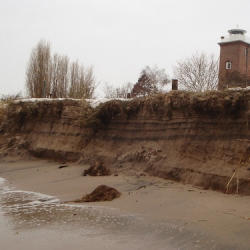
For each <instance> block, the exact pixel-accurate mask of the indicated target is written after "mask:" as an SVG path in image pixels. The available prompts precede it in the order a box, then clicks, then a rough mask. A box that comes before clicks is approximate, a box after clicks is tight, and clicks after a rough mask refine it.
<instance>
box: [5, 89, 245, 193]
mask: <svg viewBox="0 0 250 250" xmlns="http://www.w3.org/2000/svg"><path fill="white" fill-rule="evenodd" d="M249 97H250V92H248V91H247V90H244V91H243V90H242V91H227V92H208V93H204V94H192V93H187V92H181V91H173V92H170V93H168V94H165V95H163V94H160V95H156V96H152V97H148V98H144V99H135V100H131V101H126V102H122V101H119V100H113V101H110V102H108V103H105V104H102V105H100V106H99V107H98V108H96V109H92V108H90V107H89V106H88V104H87V103H86V102H85V101H74V100H61V101H60V100H53V101H44V102H35V103H31V102H18V103H12V104H11V105H9V106H8V107H7V108H6V111H5V113H4V115H3V117H2V124H1V137H2V140H1V141H2V150H1V152H2V155H5V156H7V155H11V154H17V153H18V152H19V153H20V151H22V152H23V151H24V150H25V151H26V152H29V154H32V155H34V156H36V157H40V158H49V159H53V160H56V161H60V162H66V161H74V162H78V163H79V164H89V163H91V162H94V161H96V160H102V161H104V162H105V164H106V165H107V166H109V167H110V168H111V169H112V170H113V171H117V172H119V171H125V170H126V171H128V170H130V169H131V170H137V171H141V172H146V173H149V174H151V175H156V176H159V177H163V178H167V179H171V180H175V181H181V182H184V183H191V184H193V185H196V186H200V187H203V188H205V189H215V190H224V189H225V186H226V184H227V182H228V181H229V179H230V177H231V176H232V174H233V171H234V169H235V168H236V167H237V165H238V164H239V162H240V160H241V158H242V156H243V155H244V153H245V155H244V156H245V158H246V159H245V160H244V161H242V164H241V167H240V172H239V178H240V190H239V191H240V193H241V194H250V185H249V179H250V171H249V170H248V169H249V167H250V166H249V165H250V163H248V158H249V157H248V158H247V155H248V151H247V149H248V148H249V146H250V142H249V141H248V139H250V138H249V137H250V133H249V128H250V127H249V126H250V124H249V121H250V120H249V107H250V105H249V101H248V100H249ZM231 184H232V185H230V189H229V190H230V192H234V191H236V187H235V185H236V181H235V180H233V181H232V183H231Z"/></svg>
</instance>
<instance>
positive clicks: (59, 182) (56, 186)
mask: <svg viewBox="0 0 250 250" xmlns="http://www.w3.org/2000/svg"><path fill="white" fill-rule="evenodd" d="M59 166H60V164H58V163H55V162H49V161H45V160H38V159H34V160H29V161H14V160H12V161H9V162H7V161H6V162H3V161H2V162H0V177H2V178H4V179H5V180H6V185H8V186H10V187H13V188H15V189H19V190H24V191H33V192H38V193H42V194H46V195H51V196H55V197H57V198H58V199H59V200H60V201H61V203H64V202H70V201H73V200H75V199H79V198H81V197H82V196H83V195H85V194H86V193H90V192H92V191H93V190H94V189H95V188H96V187H97V186H99V185H101V184H104V185H108V186H110V187H113V188H115V189H117V190H118V191H119V192H121V193H122V196H121V197H120V198H117V199H115V200H113V201H111V202H91V203H85V205H89V206H97V207H98V206H99V207H108V208H115V209H117V210H118V211H120V212H121V213H128V214H138V215H140V216H142V217H143V218H145V220H147V221H148V222H149V223H160V222H161V221H165V222H168V223H170V224H173V225H178V226H179V227H180V228H182V229H183V230H187V231H189V232H202V233H204V235H207V237H208V238H211V239H214V240H215V241H217V242H221V244H222V245H223V244H225V246H227V247H228V246H229V247H230V246H233V247H237V249H247V248H248V247H249V244H250V239H249V236H248V232H249V230H250V209H249V201H250V197H248V196H240V195H226V194H222V193H219V192H215V191H210V190H202V189H199V188H196V187H193V186H191V185H184V184H180V183H176V182H173V181H170V180H164V179H161V178H158V177H153V176H141V175H140V174H138V173H136V172H131V171H130V172H129V171H127V172H126V171H124V172H123V173H119V175H118V176H107V177H90V176H86V177H85V176H82V172H83V170H84V169H86V168H87V166H86V167H84V166H80V165H77V164H69V166H68V167H65V168H62V169H59ZM221 249H224V248H221ZM225 249H226V248H225ZM229 249H230V248H229ZM232 249H233V248H232Z"/></svg>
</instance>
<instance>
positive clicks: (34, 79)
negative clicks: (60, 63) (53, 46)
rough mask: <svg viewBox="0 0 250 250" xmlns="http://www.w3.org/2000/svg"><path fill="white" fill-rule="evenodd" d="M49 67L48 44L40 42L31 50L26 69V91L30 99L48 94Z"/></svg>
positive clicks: (43, 41)
mask: <svg viewBox="0 0 250 250" xmlns="http://www.w3.org/2000/svg"><path fill="white" fill-rule="evenodd" d="M50 65H51V57H50V44H49V42H46V41H45V40H41V41H40V42H39V43H38V44H37V46H36V47H35V48H34V49H33V50H32V52H31V56H30V60H29V63H28V67H27V69H26V89H27V93H28V95H29V96H30V97H44V96H45V95H47V93H49V92H50V76H51V75H50ZM44 85H45V86H44ZM44 87H46V89H44Z"/></svg>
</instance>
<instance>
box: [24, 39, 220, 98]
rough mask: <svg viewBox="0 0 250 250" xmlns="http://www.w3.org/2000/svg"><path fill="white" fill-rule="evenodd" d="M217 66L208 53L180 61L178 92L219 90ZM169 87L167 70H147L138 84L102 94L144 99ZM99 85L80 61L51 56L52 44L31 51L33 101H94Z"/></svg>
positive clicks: (28, 72) (28, 77) (29, 70)
mask: <svg viewBox="0 0 250 250" xmlns="http://www.w3.org/2000/svg"><path fill="white" fill-rule="evenodd" d="M218 65H219V62H218V58H216V57H215V56H214V55H213V54H212V55H207V54H205V53H200V54H199V53H196V54H194V55H192V56H191V57H189V58H186V59H184V60H179V61H177V65H176V66H175V67H174V75H175V78H177V79H178V81H179V88H180V89H183V90H188V91H198V92H201V91H206V90H212V89H217V85H218ZM169 83H170V78H169V76H168V75H167V74H166V73H165V70H164V69H159V68H158V67H157V66H154V67H152V68H150V67H149V66H146V67H145V68H143V69H142V71H141V73H140V77H139V79H138V81H137V82H136V83H135V84H132V83H126V84H124V85H122V86H120V87H113V86H111V85H109V84H108V83H106V84H105V87H104V89H103V90H104V94H105V97H107V98H110V99H112V98H128V97H145V96H148V95H150V94H154V93H158V92H162V91H163V88H164V86H166V85H167V84H169ZM97 85H98V83H97V81H96V78H95V76H94V71H93V67H92V66H91V67H85V66H84V65H83V64H79V63H78V61H75V62H71V63H70V60H69V57H68V56H66V55H59V54H58V53H55V54H54V55H53V56H52V55H51V48H50V43H49V42H46V41H44V40H41V41H40V42H39V43H38V44H37V46H36V47H35V48H34V49H33V50H32V51H31V55H30V60H29V63H28V67H27V70H26V89H27V92H28V95H29V96H30V97H38V98H39V97H46V96H49V95H50V96H52V97H58V98H59V97H62V98H63V97H64V98H66V97H70V98H77V99H81V98H92V97H93V95H94V91H95V89H96V87H97Z"/></svg>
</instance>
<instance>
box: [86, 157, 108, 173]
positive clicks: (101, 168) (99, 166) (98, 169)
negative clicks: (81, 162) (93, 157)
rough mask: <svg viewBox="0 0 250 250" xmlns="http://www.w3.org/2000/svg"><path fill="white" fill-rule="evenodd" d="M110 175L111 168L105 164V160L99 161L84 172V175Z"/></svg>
mask: <svg viewBox="0 0 250 250" xmlns="http://www.w3.org/2000/svg"><path fill="white" fill-rule="evenodd" d="M86 175H90V176H108V175H111V172H110V170H109V169H108V168H107V167H106V166H105V165H104V163H103V161H97V162H95V163H94V164H91V165H90V167H89V168H88V169H86V170H84V172H83V176H86Z"/></svg>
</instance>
